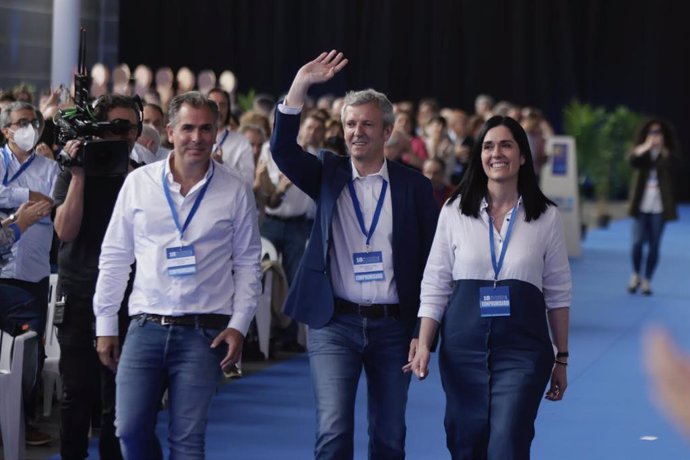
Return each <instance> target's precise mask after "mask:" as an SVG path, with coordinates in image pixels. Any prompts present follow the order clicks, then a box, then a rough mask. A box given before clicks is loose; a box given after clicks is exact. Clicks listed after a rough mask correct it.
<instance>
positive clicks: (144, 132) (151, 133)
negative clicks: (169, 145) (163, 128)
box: [139, 124, 161, 155]
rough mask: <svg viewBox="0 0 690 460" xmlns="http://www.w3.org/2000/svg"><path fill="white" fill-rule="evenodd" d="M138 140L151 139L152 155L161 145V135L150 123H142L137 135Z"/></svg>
mask: <svg viewBox="0 0 690 460" xmlns="http://www.w3.org/2000/svg"><path fill="white" fill-rule="evenodd" d="M139 140H142V141H144V140H152V141H153V145H154V149H153V150H152V153H153V154H154V155H155V154H156V152H158V149H160V147H161V136H160V134H159V133H158V130H157V129H156V128H154V127H153V126H151V125H147V124H144V125H143V126H142V127H141V136H139Z"/></svg>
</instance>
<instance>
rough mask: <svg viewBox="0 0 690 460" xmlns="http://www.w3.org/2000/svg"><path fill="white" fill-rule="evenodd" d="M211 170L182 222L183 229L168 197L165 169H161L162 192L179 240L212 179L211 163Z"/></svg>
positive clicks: (173, 205)
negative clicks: (178, 234) (163, 191)
mask: <svg viewBox="0 0 690 460" xmlns="http://www.w3.org/2000/svg"><path fill="white" fill-rule="evenodd" d="M211 168H212V169H211V175H210V176H209V177H208V179H207V180H206V183H205V184H204V186H203V187H201V190H199V195H197V197H196V200H195V201H194V205H193V206H192V210H191V211H189V215H188V216H187V220H185V221H184V226H183V227H180V217H179V215H178V214H177V209H175V203H173V200H172V196H171V195H170V187H169V186H168V181H167V180H166V178H165V168H163V174H162V177H163V190H165V198H166V199H167V200H168V206H170V213H171V214H172V218H173V220H174V221H175V226H176V227H177V230H179V232H180V239H182V238H183V236H184V232H185V230H187V227H189V223H190V222H191V221H192V217H194V214H196V211H197V209H199V204H201V200H203V199H204V195H206V190H207V189H208V184H210V183H211V179H213V174H214V172H215V166H214V165H213V162H211Z"/></svg>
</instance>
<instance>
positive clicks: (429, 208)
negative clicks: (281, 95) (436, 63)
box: [271, 50, 438, 459]
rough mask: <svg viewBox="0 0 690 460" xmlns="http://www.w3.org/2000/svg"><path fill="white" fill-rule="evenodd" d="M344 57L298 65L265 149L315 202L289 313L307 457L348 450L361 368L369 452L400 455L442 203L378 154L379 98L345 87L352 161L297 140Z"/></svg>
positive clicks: (389, 118)
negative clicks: (310, 105) (296, 324)
mask: <svg viewBox="0 0 690 460" xmlns="http://www.w3.org/2000/svg"><path fill="white" fill-rule="evenodd" d="M346 64H347V59H344V57H343V55H342V53H337V52H336V51H335V50H334V51H331V52H330V53H323V54H321V55H320V56H319V57H317V58H316V59H315V60H313V61H311V62H308V63H307V64H305V65H304V66H303V67H302V68H301V69H300V70H299V71H298V72H297V75H296V76H295V79H294V80H293V82H292V86H291V87H290V91H289V92H288V94H287V96H286V98H285V100H284V101H283V103H282V104H279V105H278V109H277V111H276V124H275V129H274V131H273V137H272V139H271V152H272V153H273V158H274V160H275V161H276V163H277V164H278V167H279V168H280V169H281V171H282V172H283V173H284V174H285V175H286V176H287V177H288V178H289V179H290V180H291V181H292V182H293V183H294V184H295V185H297V186H298V187H299V188H300V189H302V190H303V191H304V192H305V193H307V194H308V195H309V196H311V197H312V198H313V199H314V200H315V201H316V203H317V211H316V216H315V220H314V226H313V229H312V233H311V237H310V239H309V243H308V245H307V249H306V252H305V254H304V257H303V259H302V262H301V264H300V267H299V269H298V271H297V275H296V276H295V279H294V282H293V284H292V286H291V287H290V292H289V294H288V298H287V300H286V303H285V312H286V313H287V314H288V315H290V316H291V317H293V318H294V319H296V320H298V321H301V322H303V323H306V324H308V325H309V326H310V331H309V342H308V348H309V360H310V366H311V373H312V380H313V384H314V391H315V396H316V412H317V425H318V427H317V436H316V446H315V457H316V458H318V459H347V458H352V457H353V450H354V449H353V433H354V403H355V394H356V389H357V384H358V381H359V377H360V375H361V372H362V369H364V371H365V372H366V374H367V389H368V405H369V408H368V420H369V430H368V432H369V456H370V458H375V459H401V458H404V457H405V406H406V403H407V390H408V386H409V382H410V380H409V375H406V374H403V372H402V370H401V368H402V366H403V365H404V364H406V363H407V362H408V361H409V360H410V359H411V358H412V356H413V355H414V352H415V350H416V340H413V339H412V337H413V334H414V331H415V326H416V323H417V310H418V308H419V290H420V283H421V279H422V274H423V271H424V266H425V264H426V259H427V256H428V253H429V249H430V247H431V242H432V239H433V236H434V231H435V229H436V220H437V217H438V211H437V210H438V206H436V204H435V202H434V196H433V191H432V187H431V183H430V182H429V181H428V180H427V179H426V178H425V177H423V176H422V175H421V174H419V173H417V172H415V171H413V170H411V169H407V168H405V167H404V166H401V165H398V164H396V163H394V162H387V161H386V160H385V158H384V153H383V146H384V144H385V142H386V141H387V140H388V138H389V137H390V135H391V133H392V131H393V122H394V115H393V106H392V104H391V103H390V101H389V100H388V98H386V96H385V95H384V94H382V93H379V92H376V91H374V90H365V91H359V92H351V93H348V94H347V95H346V97H345V103H344V107H343V110H342V120H343V129H344V132H345V143H346V145H347V148H348V151H349V153H350V156H349V157H338V156H336V155H335V154H332V153H331V152H328V151H321V152H319V154H318V155H317V156H314V155H311V154H309V153H307V152H305V151H303V150H302V148H301V147H300V146H299V145H298V144H297V141H296V139H297V133H298V130H299V124H300V112H301V109H302V106H303V104H304V101H305V99H306V95H307V91H308V90H309V87H310V86H311V85H312V84H315V83H322V82H325V81H328V80H330V79H331V78H333V76H334V75H335V74H336V73H337V72H339V71H340V70H341V69H342V68H343V67H345V65H346Z"/></svg>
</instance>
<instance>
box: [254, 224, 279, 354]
mask: <svg viewBox="0 0 690 460" xmlns="http://www.w3.org/2000/svg"><path fill="white" fill-rule="evenodd" d="M265 259H268V260H270V261H272V262H275V261H277V260H278V251H276V248H275V246H273V243H271V242H270V241H269V240H268V239H266V238H263V237H262V238H261V260H262V261H263V260H265ZM272 289H273V270H270V269H269V270H266V272H265V273H264V276H263V289H262V291H261V295H260V296H259V302H258V306H257V309H256V330H257V334H258V336H259V350H261V353H262V354H263V355H264V357H265V358H266V359H268V351H269V345H270V339H271V291H272Z"/></svg>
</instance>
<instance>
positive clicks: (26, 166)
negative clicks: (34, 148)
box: [2, 146, 36, 187]
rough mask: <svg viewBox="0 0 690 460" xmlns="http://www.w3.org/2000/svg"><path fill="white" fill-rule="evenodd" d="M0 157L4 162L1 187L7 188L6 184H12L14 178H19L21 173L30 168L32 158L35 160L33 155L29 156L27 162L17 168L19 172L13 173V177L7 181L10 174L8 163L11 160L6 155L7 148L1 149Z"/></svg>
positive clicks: (7, 154)
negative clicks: (0, 154)
mask: <svg viewBox="0 0 690 460" xmlns="http://www.w3.org/2000/svg"><path fill="white" fill-rule="evenodd" d="M2 157H3V159H4V160H5V177H4V178H3V179H2V185H4V186H5V187H7V185H8V184H10V183H11V182H14V180H15V179H16V178H18V177H19V176H21V175H22V173H23V172H24V171H26V169H27V168H28V167H29V166H31V163H33V161H34V158H36V155H35V154H33V155H31V156H30V157H29V159H28V160H26V161H25V162H24V163H22V165H21V166H20V167H19V170H18V171H17V172H16V173H14V176H12V179H9V180H8V177H9V174H10V161H11V160H10V154H9V153H7V146H5V148H3V149H2Z"/></svg>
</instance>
